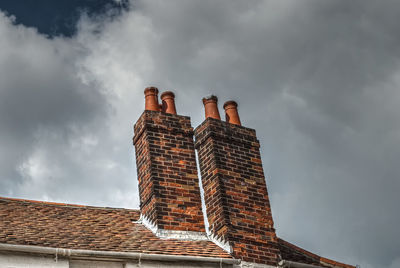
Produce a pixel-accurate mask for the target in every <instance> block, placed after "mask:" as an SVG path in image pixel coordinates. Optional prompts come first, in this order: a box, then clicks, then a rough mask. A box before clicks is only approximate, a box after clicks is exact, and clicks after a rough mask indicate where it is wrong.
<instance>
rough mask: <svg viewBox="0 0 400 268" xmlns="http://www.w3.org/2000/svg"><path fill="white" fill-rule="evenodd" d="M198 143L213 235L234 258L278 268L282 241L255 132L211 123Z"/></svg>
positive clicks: (198, 130) (197, 133) (199, 131)
mask: <svg viewBox="0 0 400 268" xmlns="http://www.w3.org/2000/svg"><path fill="white" fill-rule="evenodd" d="M195 138H196V142H195V145H196V149H197V150H198V156H199V162H200V170H201V176H202V183H203V187H204V196H205V203H206V209H207V216H208V221H209V224H210V231H211V233H212V234H213V235H215V236H217V237H219V238H222V239H224V240H225V241H228V242H229V243H230V245H231V247H232V249H233V256H234V257H235V258H240V259H243V260H245V261H249V262H255V263H264V264H269V265H277V262H278V256H279V249H278V246H277V243H278V241H277V237H276V234H275V229H274V227H273V220H272V215H271V208H270V204H269V198H268V192H267V186H266V183H265V178H264V173H263V168H262V162H261V156H260V151H259V147H260V145H259V141H258V140H257V137H256V133H255V130H253V129H249V128H245V127H242V126H238V125H233V124H229V123H226V122H222V121H220V120H217V119H213V118H207V119H206V120H205V121H204V122H203V123H202V124H201V125H200V126H199V127H197V128H196V130H195Z"/></svg>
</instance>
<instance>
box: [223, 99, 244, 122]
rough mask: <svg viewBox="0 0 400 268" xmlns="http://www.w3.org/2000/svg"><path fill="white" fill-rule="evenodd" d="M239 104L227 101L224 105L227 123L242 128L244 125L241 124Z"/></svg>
mask: <svg viewBox="0 0 400 268" xmlns="http://www.w3.org/2000/svg"><path fill="white" fill-rule="evenodd" d="M237 106H238V105H237V103H236V102H235V101H227V102H225V104H224V109H225V121H226V122H228V123H231V124H235V125H239V126H241V125H242V124H241V123H240V118H239V113H238V110H237Z"/></svg>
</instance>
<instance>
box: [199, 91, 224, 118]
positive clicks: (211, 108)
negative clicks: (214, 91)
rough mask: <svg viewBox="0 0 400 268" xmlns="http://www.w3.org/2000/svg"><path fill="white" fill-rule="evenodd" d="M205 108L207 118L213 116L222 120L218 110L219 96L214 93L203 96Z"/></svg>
mask: <svg viewBox="0 0 400 268" xmlns="http://www.w3.org/2000/svg"><path fill="white" fill-rule="evenodd" d="M203 104H204V110H205V113H206V119H207V118H209V117H211V118H214V119H218V120H221V117H220V116H219V111H218V98H217V97H216V96H214V95H211V96H209V97H205V98H203Z"/></svg>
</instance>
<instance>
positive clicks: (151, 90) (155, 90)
mask: <svg viewBox="0 0 400 268" xmlns="http://www.w3.org/2000/svg"><path fill="white" fill-rule="evenodd" d="M151 93H154V94H158V88H156V87H146V88H145V90H144V95H147V94H151Z"/></svg>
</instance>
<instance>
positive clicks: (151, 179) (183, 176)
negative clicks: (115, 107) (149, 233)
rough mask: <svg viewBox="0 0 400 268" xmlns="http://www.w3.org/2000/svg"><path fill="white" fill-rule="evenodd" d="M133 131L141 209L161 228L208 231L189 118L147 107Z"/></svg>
mask: <svg viewBox="0 0 400 268" xmlns="http://www.w3.org/2000/svg"><path fill="white" fill-rule="evenodd" d="M134 131H135V136H134V139H133V141H134V145H135V149H136V163H137V172H138V180H139V192H140V210H141V213H142V214H143V215H145V216H146V217H147V219H148V220H150V221H151V222H152V223H153V224H155V225H157V227H158V228H160V229H165V230H178V231H195V232H205V229H204V219H203V214H202V210H201V199H200V188H199V184H198V183H199V182H198V177H197V167H196V158H195V151H194V144H193V128H192V126H191V124H190V118H189V117H186V116H180V115H173V114H167V113H162V112H158V111H144V112H143V114H142V115H141V117H140V118H139V120H138V121H137V122H136V124H135V126H134Z"/></svg>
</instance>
